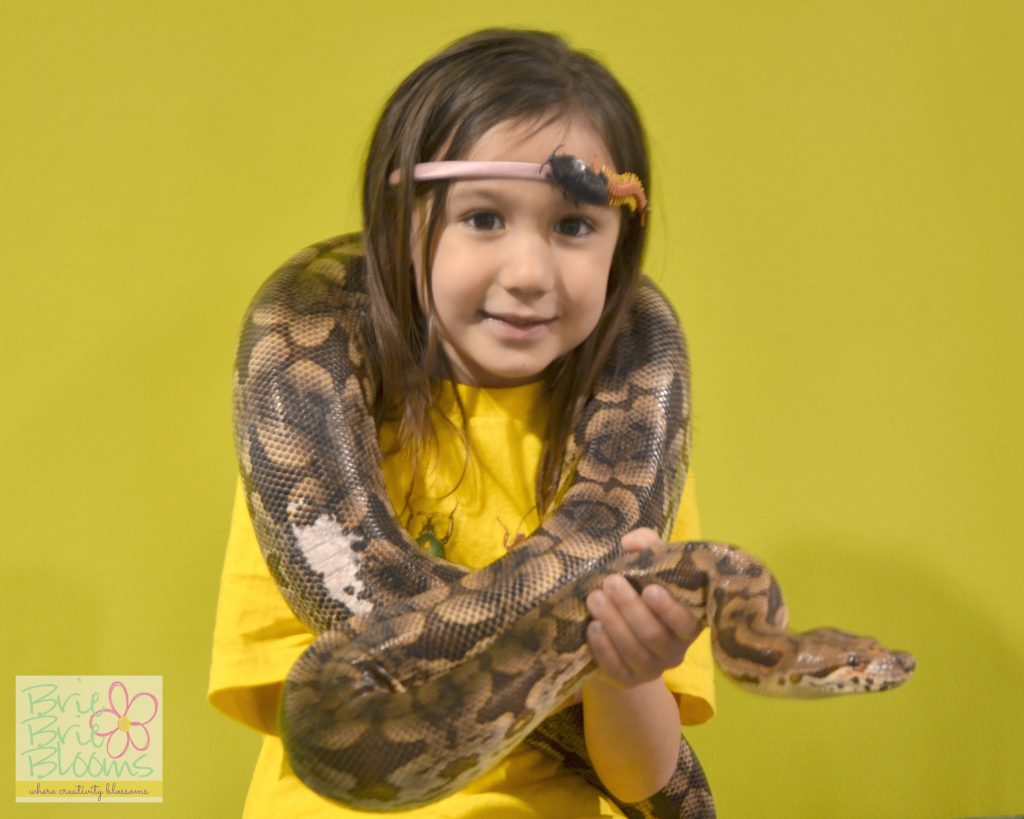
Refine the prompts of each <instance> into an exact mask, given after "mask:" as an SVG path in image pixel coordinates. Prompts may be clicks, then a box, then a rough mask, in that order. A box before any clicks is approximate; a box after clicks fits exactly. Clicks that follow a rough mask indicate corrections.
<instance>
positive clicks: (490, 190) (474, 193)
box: [448, 180, 507, 204]
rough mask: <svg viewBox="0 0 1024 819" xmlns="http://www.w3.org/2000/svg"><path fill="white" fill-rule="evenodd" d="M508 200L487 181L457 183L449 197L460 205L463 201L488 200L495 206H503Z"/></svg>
mask: <svg viewBox="0 0 1024 819" xmlns="http://www.w3.org/2000/svg"><path fill="white" fill-rule="evenodd" d="M506 198H507V197H506V196H505V195H504V194H502V192H501V190H500V189H499V188H497V187H495V185H494V184H493V183H489V182H488V181H486V180H481V181H473V182H457V183H456V184H455V185H453V186H452V191H451V193H450V194H449V197H448V199H449V202H452V203H458V202H459V201H460V200H462V199H486V200H487V201H489V202H494V203H495V204H503V203H504V202H505V200H506Z"/></svg>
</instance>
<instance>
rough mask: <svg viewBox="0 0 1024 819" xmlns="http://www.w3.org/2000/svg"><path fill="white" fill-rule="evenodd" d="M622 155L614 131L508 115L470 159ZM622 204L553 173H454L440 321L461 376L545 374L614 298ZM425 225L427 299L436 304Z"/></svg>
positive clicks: (439, 285)
mask: <svg viewBox="0 0 1024 819" xmlns="http://www.w3.org/2000/svg"><path fill="white" fill-rule="evenodd" d="M556 149H557V151H558V153H560V154H563V153H564V154H572V155H573V156H577V157H579V158H580V159H583V160H584V161H585V162H587V163H588V164H590V165H594V164H595V163H596V164H597V165H598V166H601V165H609V166H611V164H612V161H611V155H610V152H609V151H608V149H607V147H606V146H605V145H604V143H603V141H602V140H601V139H600V138H599V137H598V136H597V135H596V134H595V133H594V132H593V131H592V130H591V129H590V128H589V127H586V126H584V125H580V124H578V123H575V122H568V123H565V122H562V123H558V122H556V123H552V124H549V125H546V126H544V127H543V128H539V129H538V128H536V126H534V127H530V126H529V125H524V124H523V123H518V122H511V121H509V122H504V123H500V124H499V125H496V126H495V127H494V128H492V129H491V130H490V131H488V132H487V133H485V134H484V135H483V136H482V137H481V138H480V140H479V141H478V142H477V143H476V145H474V146H473V149H472V150H471V151H470V152H469V155H468V156H466V157H464V158H465V159H470V160H510V161H520V162H536V163H537V164H540V163H543V162H545V161H546V160H547V159H548V157H549V156H550V155H551V153H552V152H553V151H555V150H556ZM620 224H621V212H620V210H619V208H611V207H605V206H601V205H587V204H581V203H576V202H574V201H572V200H570V199H567V198H566V196H565V194H564V193H563V192H562V189H561V188H559V187H558V186H556V185H555V184H553V183H551V182H549V181H533V180H528V179H479V180H459V181H455V182H453V183H451V185H450V186H449V191H448V200H447V202H446V204H445V217H444V220H443V221H442V224H441V228H440V231H439V234H438V237H437V240H436V245H435V253H434V258H433V264H432V282H431V289H432V291H433V296H434V321H435V324H436V326H437V328H438V334H439V337H440V340H441V343H442V345H443V347H444V351H445V353H446V354H447V356H448V360H449V361H450V362H451V365H452V369H453V373H454V376H455V379H456V381H458V382H459V383H463V384H472V385H476V386H480V387H510V386H515V385H517V384H524V383H527V382H529V381H535V380H537V379H538V378H539V377H540V375H541V373H542V372H543V371H544V369H545V368H546V367H547V366H548V365H549V364H550V363H551V362H552V361H554V360H555V359H557V358H559V357H560V356H563V355H565V354H566V353H568V352H570V351H571V350H573V349H574V348H576V347H577V346H578V345H579V344H580V343H582V342H583V341H584V340H585V339H586V338H587V336H589V335H590V333H591V332H592V331H593V329H594V327H595V326H596V325H597V322H598V319H599V318H600V317H601V311H602V309H603V308H604V301H605V294H606V292H607V288H608V273H609V270H610V268H611V263H612V254H613V253H614V251H615V245H616V242H617V240H618V237H619V228H620ZM419 234H420V231H419V230H417V229H414V232H413V248H414V257H415V259H416V263H415V270H416V282H417V292H418V293H419V298H420V306H421V308H422V309H423V311H424V313H429V311H430V308H429V306H428V304H429V302H428V299H427V293H426V288H425V282H424V276H423V271H422V270H421V269H420V268H421V265H420V261H419V260H420V258H421V257H422V256H421V253H420V240H419Z"/></svg>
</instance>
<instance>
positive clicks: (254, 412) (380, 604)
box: [235, 236, 914, 817]
mask: <svg viewBox="0 0 1024 819" xmlns="http://www.w3.org/2000/svg"><path fill="white" fill-rule="evenodd" d="M367 301H368V296H367V295H366V288H365V279H364V275H363V270H362V262H361V258H360V256H359V242H358V236H343V237H336V238H334V239H329V240H326V241H324V242H320V243H318V244H316V245H313V246H311V247H309V248H306V249H305V250H303V251H301V252H300V253H299V254H297V255H296V256H295V257H293V258H292V259H291V260H289V261H288V262H286V263H285V264H284V265H283V266H282V267H281V268H280V269H279V270H278V271H277V272H276V273H275V274H274V275H272V276H271V278H270V279H269V280H268V281H267V283H266V284H265V285H264V286H263V288H262V289H261V290H260V291H259V293H258V294H257V296H256V297H255V299H254V300H253V302H252V305H251V306H250V309H249V312H248V313H247V316H246V319H245V322H244V326H243V330H242V334H241V340H240V343H239V349H238V357H237V366H236V372H235V431H236V445H237V452H238V457H239V463H240V469H241V472H242V475H243V479H244V482H245V487H246V493H247V500H248V504H249V509H250V513H251V516H252V520H253V524H254V527H255V530H256V534H257V538H258V540H259V543H260V547H261V549H262V551H263V553H264V556H265V558H266V561H267V564H268V566H269V568H270V571H271V573H272V575H273V576H274V579H275V581H276V582H277V584H278V586H279V587H280V590H281V592H282V593H283V595H284V597H285V598H286V600H287V601H288V603H289V605H290V606H291V607H292V609H293V610H294V612H295V614H296V616H297V617H298V618H299V619H300V620H301V621H302V622H303V623H304V624H305V625H306V626H307V627H308V628H309V629H310V630H311V631H313V632H314V633H315V634H317V635H318V636H317V638H316V640H315V641H314V642H313V644H312V645H311V646H310V647H309V649H308V650H307V651H306V652H305V653H304V654H303V655H302V656H301V657H300V659H299V660H298V661H297V662H296V664H295V666H294V667H293V669H292V671H291V672H290V674H289V676H288V679H287V681H286V683H285V687H284V693H283V696H282V702H281V713H280V729H281V736H282V739H283V741H284V743H285V747H286V749H287V752H288V757H289V760H290V762H291V764H292V766H293V768H294V769H295V771H296V773H297V774H298V775H299V777H300V778H301V779H302V780H303V781H304V782H305V783H306V784H307V785H308V786H309V787H311V788H312V789H313V790H315V791H317V792H319V793H320V794H322V795H324V796H327V797H330V798H332V799H336V800H338V801H340V802H343V803H345V804H349V805H353V806H357V807H361V808H364V809H370V810H397V809H401V808H408V807H412V806H416V805H422V804H427V803H429V802H431V801H434V800H437V799H439V798H441V797H443V796H445V795H447V794H449V793H451V792H453V791H455V790H457V789H459V788H460V787H462V786H463V785H465V784H466V783H468V782H469V781H471V780H472V779H474V778H475V777H477V776H478V775H480V774H481V773H483V772H484V771H485V770H487V769H488V768H489V767H490V766H492V765H493V764H495V763H496V762H497V761H498V760H499V759H501V758H502V757H503V756H504V755H505V754H507V753H508V752H509V751H510V750H511V749H512V748H513V747H514V746H515V745H516V744H517V743H519V742H520V741H522V740H524V739H526V740H527V741H528V742H530V743H531V744H532V745H533V746H534V747H536V748H539V749H541V750H542V751H544V752H546V753H548V754H550V755H553V756H555V757H556V758H558V759H560V760H561V761H562V762H563V763H564V764H565V765H566V766H567V767H569V768H570V769H572V770H575V771H576V772H577V773H579V774H580V775H581V776H583V777H584V778H586V779H587V780H588V781H590V782H592V783H593V784H595V785H596V786H597V787H599V788H600V787H601V783H600V781H599V780H598V779H597V777H596V775H595V774H594V772H593V770H592V769H591V767H590V765H589V762H588V760H587V756H586V748H585V744H584V742H583V738H582V730H581V713H580V706H578V705H577V706H572V707H570V708H567V709H562V710H557V708H558V706H559V704H560V703H562V702H563V701H564V700H565V699H566V697H567V696H568V695H569V694H570V693H571V692H572V691H574V690H575V689H576V688H577V687H578V686H579V684H580V683H581V682H582V680H583V679H585V677H586V676H587V675H588V674H589V673H590V672H592V671H593V670H594V665H593V661H592V660H591V658H590V655H589V651H588V648H587V643H586V636H585V627H586V622H587V612H586V608H585V606H584V603H583V599H584V598H585V596H586V595H587V593H588V592H589V591H590V590H591V589H593V588H595V587H596V585H597V584H599V582H600V580H601V578H602V577H603V576H605V575H606V574H608V573H610V572H620V573H622V574H624V575H626V576H627V577H628V578H630V579H631V582H633V583H634V585H636V586H637V587H640V586H642V585H646V584H648V583H653V582H657V583H660V584H662V585H663V586H665V588H667V589H668V590H669V591H670V592H671V593H672V594H673V595H674V596H675V597H676V598H677V599H679V600H681V601H683V602H684V603H686V604H687V605H689V607H690V608H691V610H692V611H693V613H694V614H695V615H696V617H697V618H698V620H700V621H701V623H702V624H706V625H710V626H711V629H712V641H713V646H714V653H715V658H716V661H717V663H718V664H719V666H720V667H721V669H722V670H723V671H724V672H725V673H726V674H727V675H728V676H730V677H732V678H733V679H735V680H736V681H738V682H739V683H740V684H741V685H743V686H745V687H747V688H750V689H753V690H755V691H758V692H760V693H766V694H776V695H782V696H823V695H829V694H836V693H852V692H859V691H872V690H884V689H886V688H891V687H893V686H896V685H899V684H900V683H902V682H903V681H904V680H905V679H906V678H907V677H908V676H909V674H910V673H911V671H912V670H913V667H914V661H913V658H912V657H911V656H910V655H908V654H903V653H901V652H890V651H888V650H886V649H885V648H883V647H882V646H880V645H879V644H878V643H876V642H875V641H874V640H871V639H870V638H862V637H857V636H854V635H850V634H846V633H844V632H839V631H835V630H829V629H821V630H817V631H812V632H806V633H804V634H793V633H790V632H789V631H788V630H787V627H786V623H787V614H786V609H785V606H784V605H783V601H782V598H781V595H780V592H779V588H778V585H777V584H776V582H775V580H774V578H773V577H772V575H771V573H770V572H769V571H768V570H767V569H766V568H765V567H764V565H763V564H761V563H760V562H759V561H758V560H757V559H756V558H754V557H753V556H751V555H750V554H748V553H746V552H744V551H742V550H739V549H737V548H735V547H733V546H728V545H723V544H717V543H706V542H690V543H683V544H674V545H673V546H672V547H670V548H668V549H667V550H665V551H664V552H660V553H658V554H653V553H651V552H646V551H645V552H638V553H624V552H623V551H622V550H621V548H620V547H619V546H618V542H619V540H620V538H621V536H622V535H623V534H625V533H626V532H628V531H630V530H632V529H635V528H638V527H641V526H649V527H652V528H654V529H656V530H658V531H660V532H661V533H662V536H663V537H664V536H665V533H666V529H667V527H669V526H670V524H671V522H672V520H673V519H674V517H675V512H676V508H677V504H678V499H679V495H680V492H681V489H682V482H683V479H684V476H685V474H686V462H687V455H688V450H689V431H690V424H689V399H688V378H689V370H688V362H687V358H686V351H685V347H684V342H683V339H682V335H681V332H680V330H679V327H678V323H677V321H676V319H675V316H674V314H673V312H672V309H671V308H670V307H669V306H668V304H667V303H666V302H665V300H664V299H663V297H662V296H661V295H660V293H659V292H658V291H657V290H656V289H655V288H654V286H653V284H651V283H650V282H648V281H644V282H643V284H642V286H641V287H640V289H639V292H638V294H637V298H636V301H635V305H634V306H633V308H632V312H631V316H630V320H629V324H628V326H627V327H626V328H625V330H624V331H623V333H622V334H621V336H620V338H619V339H618V340H617V342H616V345H615V347H614V349H613V352H612V354H611V356H610V359H609V361H608V362H607V364H606V365H605V368H604V370H603V371H602V374H601V376H600V378H599V381H598V384H597V385H596V388H595V391H594V395H593V396H592V398H591V400H590V401H589V402H588V404H587V405H586V408H585V410H584V414H583V417H582V419H581V421H580V423H579V425H578V428H577V431H576V433H575V435H574V438H573V440H572V441H571V442H570V444H569V447H568V455H567V464H568V465H570V466H573V467H574V476H573V478H572V484H571V486H570V487H569V489H568V491H567V493H566V494H565V496H564V500H563V502H562V504H561V505H560V507H559V508H558V509H557V510H556V511H555V512H553V513H552V514H551V515H550V516H549V517H548V518H546V519H545V520H544V521H543V523H542V525H541V528H540V529H538V530H537V531H536V532H535V533H534V534H533V536H532V537H530V538H529V539H528V540H527V541H525V542H523V543H522V544H521V545H519V546H518V547H517V548H516V549H515V550H513V551H512V552H510V553H509V554H508V555H507V556H505V557H503V558H502V559H501V560H499V561H497V562H496V563H494V564H491V565H490V566H488V567H487V568H485V569H482V570H479V571H475V572H468V571H467V570H466V569H464V568H461V567H459V566H455V565H453V564H450V563H447V562H445V561H443V560H439V559H437V558H433V557H430V556H429V555H427V554H426V553H424V552H423V551H422V550H420V549H419V548H418V547H417V546H416V544H415V543H413V542H412V540H411V539H410V537H409V536H408V535H407V534H406V533H405V532H404V531H403V530H402V529H401V527H400V526H399V525H398V523H397V522H396V519H395V514H394V512H393V509H392V507H391V505H390V502H389V499H388V495H387V492H386V489H385V485H384V479H383V475H382V472H381V468H380V458H381V456H380V451H379V449H378V446H377V436H376V429H375V427H374V423H373V420H372V417H371V413H370V411H369V407H370V406H371V405H372V402H373V401H374V400H375V396H376V392H377V387H378V383H377V380H376V374H375V371H374V368H373V365H372V361H371V359H370V356H369V351H368V341H367V332H368V323H367ZM553 712H555V713H553ZM616 801H617V800H616ZM619 804H620V807H621V808H622V809H623V810H624V811H625V812H626V814H627V815H628V816H686V817H703V816H713V815H714V807H713V804H712V800H711V795H710V791H709V789H708V786H707V782H706V780H705V778H704V774H703V772H702V771H701V768H700V765H699V764H698V763H697V760H696V757H695V756H694V754H693V753H692V751H691V750H690V748H689V746H688V745H687V744H686V742H685V740H683V741H682V744H681V747H680V755H679V763H678V767H677V770H676V773H675V775H674V776H673V778H672V779H671V781H670V782H669V783H668V785H667V786H666V787H665V788H664V789H663V790H662V791H661V792H660V793H658V794H656V795H655V796H653V797H651V798H650V799H648V800H647V801H645V802H643V803H640V804H633V805H623V804H621V803H619Z"/></svg>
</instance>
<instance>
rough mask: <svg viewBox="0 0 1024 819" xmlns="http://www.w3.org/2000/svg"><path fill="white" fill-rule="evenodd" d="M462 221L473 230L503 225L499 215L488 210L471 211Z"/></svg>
mask: <svg viewBox="0 0 1024 819" xmlns="http://www.w3.org/2000/svg"><path fill="white" fill-rule="evenodd" d="M463 221H464V222H465V223H466V224H467V225H469V226H470V227H471V228H473V229H474V230H497V229H498V228H501V227H504V223H503V222H502V221H501V217H500V216H498V214H496V213H491V212H490V211H478V212H477V213H471V214H469V216H467V217H466V218H465V219H464V220H463Z"/></svg>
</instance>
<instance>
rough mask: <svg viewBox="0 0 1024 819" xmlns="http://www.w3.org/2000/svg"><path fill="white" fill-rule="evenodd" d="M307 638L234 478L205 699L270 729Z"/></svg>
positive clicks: (270, 731) (309, 638) (310, 637)
mask: <svg viewBox="0 0 1024 819" xmlns="http://www.w3.org/2000/svg"><path fill="white" fill-rule="evenodd" d="M312 642H313V635H312V634H310V633H309V631H308V630H307V629H306V628H305V627H304V626H303V625H302V623H300V622H299V620H298V619H297V618H296V617H295V615H294V614H292V611H291V609H290V608H289V607H288V604H287V603H286V602H285V600H284V597H282V596H281V592H280V591H278V588H277V585H276V584H275V583H274V580H273V578H272V577H271V576H270V571H269V570H268V569H267V565H266V562H265V561H264V559H263V555H262V554H261V553H260V548H259V543H258V542H257V540H256V533H255V531H254V530H253V526H252V520H251V519H250V517H249V510H248V509H247V508H246V504H245V492H244V490H243V488H242V482H241V480H239V481H238V488H237V490H236V492H235V504H234V509H233V511H232V515H231V529H230V532H229V534H228V546H227V554H226V555H225V558H224V569H223V572H222V574H221V581H220V593H219V597H218V600H217V620H216V625H215V626H214V631H213V657H212V661H211V665H210V683H209V688H208V691H207V697H208V699H209V701H210V703H211V704H212V705H214V706H215V707H216V708H218V709H219V710H220V711H223V712H224V713H225V714H227V715H228V716H229V717H232V718H233V719H237V720H239V721H240V722H243V723H245V724H246V725H248V726H250V727H251V728H255V729H256V730H258V731H263V732H265V733H268V734H276V733H277V716H276V714H277V693H278V686H279V685H280V683H281V682H283V681H284V678H285V677H286V676H287V674H288V671H289V669H290V668H291V667H292V665H293V664H294V663H295V661H296V660H297V659H298V658H299V655H301V654H302V652H303V651H305V649H306V647H307V646H309V645H310V643H312Z"/></svg>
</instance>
